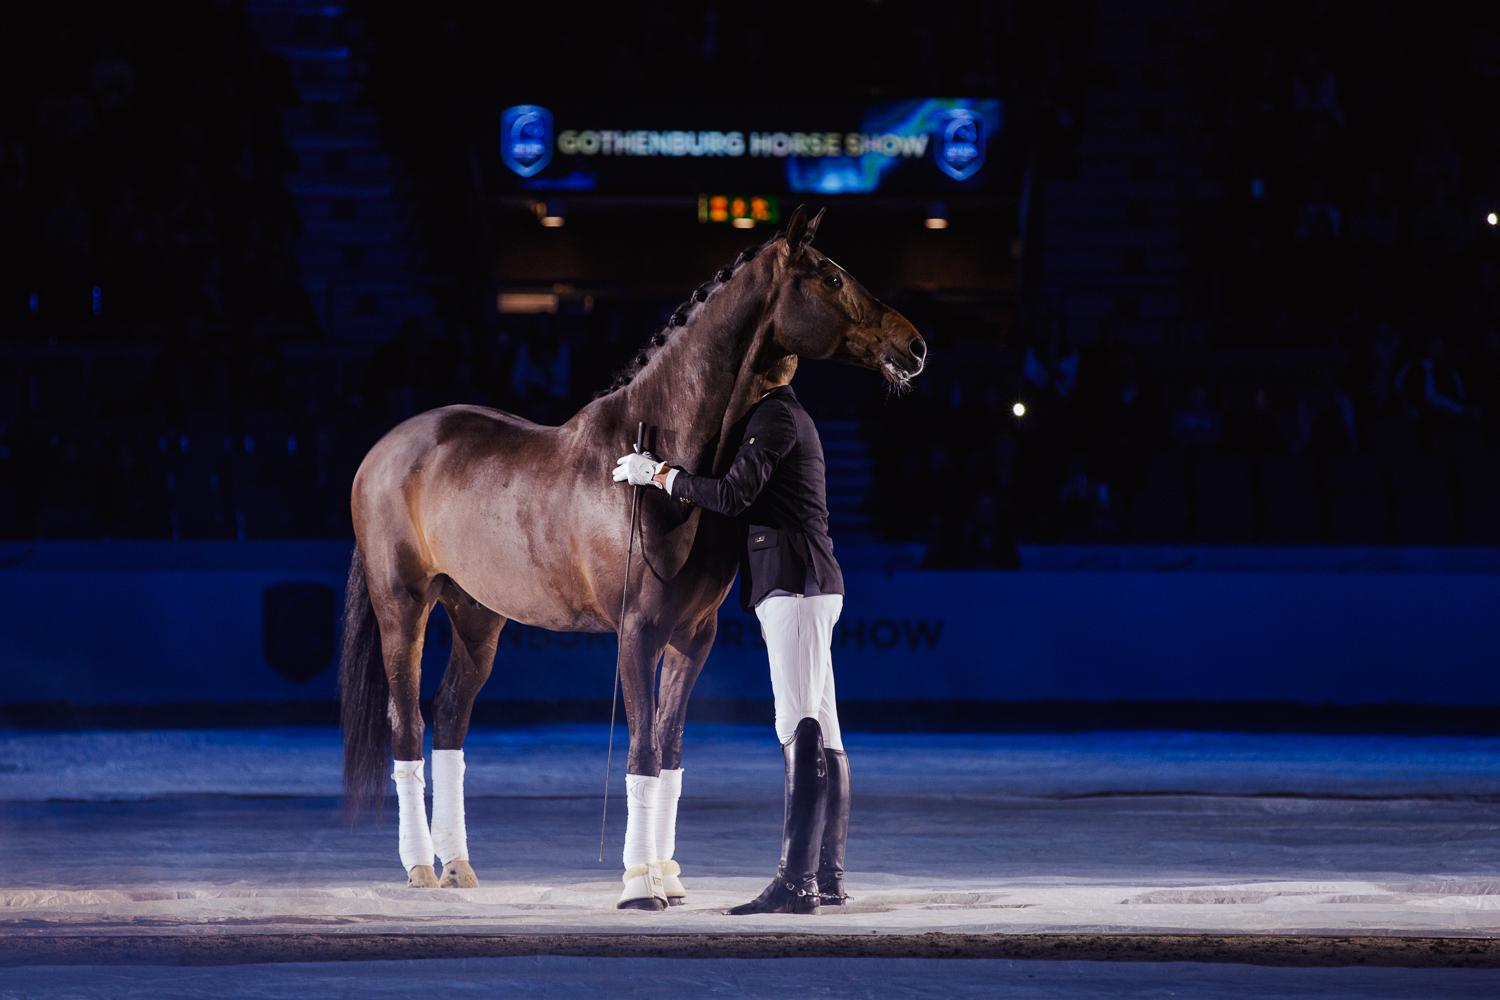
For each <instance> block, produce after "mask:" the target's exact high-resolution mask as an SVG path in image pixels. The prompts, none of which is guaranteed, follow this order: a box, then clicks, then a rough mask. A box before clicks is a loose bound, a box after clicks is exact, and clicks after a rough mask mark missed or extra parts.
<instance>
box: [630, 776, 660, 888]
mask: <svg viewBox="0 0 1500 1000" xmlns="http://www.w3.org/2000/svg"><path fill="white" fill-rule="evenodd" d="M660 785H661V779H660V778H652V777H647V776H646V775H644V774H627V775H625V803H626V806H627V808H628V809H629V812H627V813H626V816H625V867H626V868H634V867H636V866H637V865H646V864H650V863H652V862H653V861H656V860H657V853H656V803H657V796H658V793H657V788H658V786H660Z"/></svg>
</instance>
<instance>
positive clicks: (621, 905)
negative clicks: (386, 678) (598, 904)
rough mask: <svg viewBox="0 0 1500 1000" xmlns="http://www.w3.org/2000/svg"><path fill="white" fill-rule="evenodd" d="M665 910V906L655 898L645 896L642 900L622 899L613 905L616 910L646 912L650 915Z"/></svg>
mask: <svg viewBox="0 0 1500 1000" xmlns="http://www.w3.org/2000/svg"><path fill="white" fill-rule="evenodd" d="M666 908H667V904H665V903H663V902H662V901H661V900H659V899H657V898H656V897H655V896H646V897H645V898H643V899H622V900H620V901H619V902H618V903H616V904H615V909H617V910H646V911H647V912H650V913H660V912H661V911H662V910H665V909H666Z"/></svg>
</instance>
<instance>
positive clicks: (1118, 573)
mask: <svg viewBox="0 0 1500 1000" xmlns="http://www.w3.org/2000/svg"><path fill="white" fill-rule="evenodd" d="M882 551H885V552H896V553H897V554H898V557H897V558H894V559H893V560H892V565H891V566H889V567H887V568H882V565H881V563H880V559H878V558H871V557H865V558H862V559H861V560H859V562H858V565H859V566H862V567H864V568H853V569H851V570H850V571H849V572H848V574H847V589H848V596H847V598H846V603H845V612H844V618H843V621H842V622H841V623H840V628H839V631H838V634H837V637H836V641H835V648H834V662H835V667H836V670H837V678H838V687H839V696H840V698H841V699H842V700H854V701H869V702H891V701H901V700H912V699H915V700H922V701H933V702H942V701H1002V702H1030V701H1048V700H1063V701H1078V700H1083V701H1101V702H1105V701H1130V702H1155V701H1180V700H1186V701H1207V702H1252V701H1254V702H1263V701H1288V702H1299V703H1306V704H1319V703H1334V704H1340V705H1377V704H1385V703H1391V702H1399V703H1407V704H1417V705H1462V706H1494V705H1500V671H1497V670H1496V663H1497V650H1500V552H1497V551H1496V550H1475V549H1464V550H1439V549H1340V548H1327V549H1317V548H1298V549H1263V548H1257V549H1232V548H1220V549H1215V548H1180V549H1158V548H1147V547H1137V548H1071V547H1060V548H1044V547H1038V548H1028V549H1026V550H1024V551H1023V564H1024V565H1025V566H1026V567H1027V568H1024V569H1022V570H1019V571H1015V572H993V571H978V570H976V571H934V570H923V569H919V568H914V567H912V566H910V565H902V564H903V563H910V561H911V560H910V559H909V558H900V557H899V555H900V553H899V550H882ZM348 552H349V547H348V545H347V544H346V543H251V544H238V545H237V544H232V543H229V544H218V543H213V544H177V545H173V544H167V543H162V544H152V543H113V544H110V543H103V544H100V543H78V544H69V543H49V544H39V545H19V544H10V545H7V546H4V547H0V554H3V558H0V705H18V704H38V703H53V704H73V705H151V704H180V703H226V704H229V703H285V702H294V701H298V702H301V701H324V700H332V699H333V697H334V650H335V649H336V616H337V613H338V611H339V610H340V609H341V608H342V593H341V591H342V587H343V582H344V577H345V574H346V566H347V558H348ZM435 617H437V616H435ZM447 645H448V635H447V628H446V626H445V625H444V624H443V623H442V622H441V621H440V620H438V621H435V622H434V623H433V627H432V628H430V629H429V634H428V651H427V663H428V669H427V670H426V676H425V677H424V689H425V690H427V691H429V692H430V691H431V690H432V689H433V688H434V687H435V685H436V681H437V675H438V673H439V672H440V671H439V669H438V667H439V664H440V663H441V661H442V659H443V658H445V657H446V654H447ZM614 655H615V643H614V637H613V636H612V635H603V636H588V635H575V634H556V633H548V632H543V631H540V630H536V629H528V628H522V627H518V626H516V625H515V624H514V623H513V624H511V625H509V626H507V628H506V631H505V633H504V634H503V636H502V641H501V651H500V656H499V658H498V659H497V662H496V669H495V674H494V677H493V679H492V680H491V682H490V684H489V686H488V687H487V688H486V690H485V692H484V695H483V697H484V698H485V699H488V700H496V699H513V700H518V701H554V700H555V701H601V700H605V699H607V698H608V697H609V692H610V684H611V681H612V677H613V669H614ZM696 695H697V696H698V697H700V698H715V699H742V700H756V699H767V700H768V699H769V698H770V684H769V681H768V679H767V670H766V664H765V653H764V647H763V646H762V645H761V642H760V636H759V631H758V628H757V625H756V621H755V619H754V618H753V617H752V616H749V615H746V614H744V613H742V612H740V611H739V609H738V607H737V606H734V602H733V599H731V601H730V602H728V603H726V606H725V608H724V609H723V610H722V612H721V618H720V633H719V641H718V644H717V645H716V647H715V649H714V652H713V655H712V657H711V658H710V660H709V663H708V666H707V668H706V669H705V671H704V674H703V677H702V679H701V680H700V681H699V685H698V689H697V691H696Z"/></svg>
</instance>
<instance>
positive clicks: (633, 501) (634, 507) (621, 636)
mask: <svg viewBox="0 0 1500 1000" xmlns="http://www.w3.org/2000/svg"><path fill="white" fill-rule="evenodd" d="M645 442H646V424H645V422H644V421H643V422H640V423H637V424H636V425H635V450H636V453H637V454H639V453H640V451H641V449H642V448H643V447H645ZM642 488H643V487H640V486H637V487H635V491H634V492H633V493H631V495H630V532H629V534H628V536H627V538H626V541H625V579H624V582H623V583H621V584H620V624H619V631H618V632H617V633H616V636H617V638H618V641H617V642H616V644H615V645H616V647H617V648H616V650H615V683H614V687H613V688H612V689H611V690H610V696H609V752H608V753H607V754H606V755H605V758H604V810H603V813H602V814H601V815H600V817H599V861H600V862H601V863H602V862H603V861H604V829H605V826H606V825H607V824H608V822H609V780H610V776H611V774H612V772H613V771H614V761H615V708H616V706H618V705H619V703H620V668H621V665H622V664H623V663H624V662H625V599H626V597H627V596H628V595H629V594H630V557H631V554H632V553H633V551H634V549H635V533H636V518H637V516H638V514H639V513H640V505H641V490H642Z"/></svg>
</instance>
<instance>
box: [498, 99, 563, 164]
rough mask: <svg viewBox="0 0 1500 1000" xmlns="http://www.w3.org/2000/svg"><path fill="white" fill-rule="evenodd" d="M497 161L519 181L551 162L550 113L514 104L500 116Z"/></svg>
mask: <svg viewBox="0 0 1500 1000" xmlns="http://www.w3.org/2000/svg"><path fill="white" fill-rule="evenodd" d="M500 159H501V160H502V161H503V162H504V163H505V165H506V166H507V167H509V168H510V169H512V170H514V171H515V172H516V173H517V174H519V175H521V176H522V177H530V176H532V175H533V174H536V173H539V172H540V171H541V170H542V168H543V167H545V166H546V165H547V164H549V163H551V162H552V112H550V111H548V110H547V109H546V108H539V107H537V106H536V105H535V104H517V105H516V106H515V107H513V108H506V109H505V110H504V111H502V112H500Z"/></svg>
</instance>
